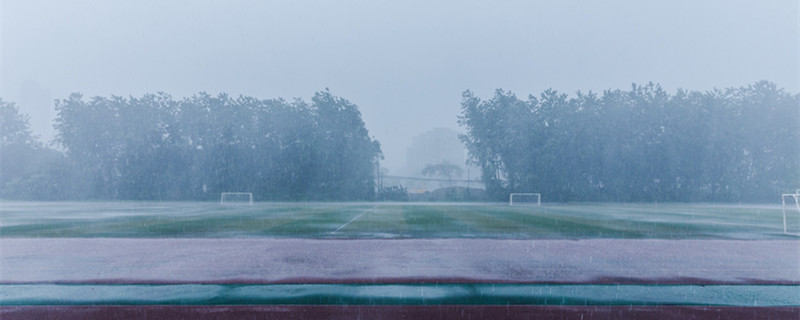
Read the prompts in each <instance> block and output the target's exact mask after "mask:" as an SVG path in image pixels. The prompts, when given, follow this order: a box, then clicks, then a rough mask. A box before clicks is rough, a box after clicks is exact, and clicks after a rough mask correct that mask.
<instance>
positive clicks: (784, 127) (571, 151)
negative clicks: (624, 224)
mask: <svg viewBox="0 0 800 320" xmlns="http://www.w3.org/2000/svg"><path fill="white" fill-rule="evenodd" d="M459 122H460V124H461V125H462V126H463V127H465V128H466V130H467V133H466V134H465V135H463V136H462V140H463V142H464V143H465V144H466V146H467V148H468V150H469V153H470V158H471V161H473V162H475V163H477V164H479V165H480V166H481V167H482V169H483V180H484V182H485V183H486V185H487V191H488V192H489V193H490V194H492V195H493V196H494V197H495V198H496V199H498V200H499V199H502V198H503V197H506V196H507V194H508V193H509V192H525V191H535V192H541V193H542V194H543V196H544V197H546V198H547V199H550V200H551V201H587V200H589V201H598V200H599V201H728V202H730V201H772V200H774V199H775V196H776V194H780V193H782V192H786V191H789V190H794V188H796V187H797V186H798V185H800V151H799V150H800V95H797V94H794V95H792V94H788V93H786V92H784V91H783V90H780V89H778V88H777V87H776V86H775V85H774V84H772V83H769V82H758V83H756V84H754V85H751V86H747V87H743V88H735V89H727V90H714V91H710V92H705V93H701V92H687V91H684V90H679V91H678V92H677V93H675V94H674V95H670V94H668V93H666V92H665V91H664V90H663V89H661V88H660V87H659V86H657V85H654V84H652V83H651V84H648V85H645V86H638V85H633V87H632V88H631V90H630V91H623V90H608V91H605V92H603V94H602V95H601V96H598V95H597V94H594V93H591V92H590V93H588V94H583V93H580V92H579V93H578V94H577V95H576V96H575V97H572V98H568V96H567V95H564V94H559V93H557V92H555V91H553V90H547V91H545V92H543V93H542V94H541V95H540V96H539V97H538V98H537V97H534V96H529V97H528V100H527V101H524V100H521V99H518V98H517V97H516V96H515V95H514V94H512V93H510V92H505V91H502V90H498V91H496V92H495V95H494V97H492V99H490V100H486V101H481V100H480V99H479V98H477V97H475V96H474V94H472V93H471V92H469V91H467V92H465V93H464V95H463V100H462V113H461V115H460V117H459Z"/></svg>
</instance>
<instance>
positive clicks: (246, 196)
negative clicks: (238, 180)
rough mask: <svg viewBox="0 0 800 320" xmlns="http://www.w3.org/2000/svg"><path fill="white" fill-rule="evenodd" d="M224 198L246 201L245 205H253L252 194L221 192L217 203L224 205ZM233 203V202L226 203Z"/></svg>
mask: <svg viewBox="0 0 800 320" xmlns="http://www.w3.org/2000/svg"><path fill="white" fill-rule="evenodd" d="M226 197H233V198H239V199H247V204H253V193H252V192H223V193H222V194H220V196H219V203H220V204H226V202H225V198H226ZM227 203H233V202H230V201H229V202H227Z"/></svg>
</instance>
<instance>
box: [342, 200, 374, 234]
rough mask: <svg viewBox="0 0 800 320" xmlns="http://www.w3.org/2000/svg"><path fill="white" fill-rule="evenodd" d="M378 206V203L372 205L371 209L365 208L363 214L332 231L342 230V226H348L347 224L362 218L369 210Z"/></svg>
mask: <svg viewBox="0 0 800 320" xmlns="http://www.w3.org/2000/svg"><path fill="white" fill-rule="evenodd" d="M377 207H378V205H374V206H372V208H369V209H366V210H364V211H361V214H359V215H357V216H356V217H355V218H353V219H350V221H347V223H345V224H343V225H341V226H339V227H338V228H336V230H333V231H332V232H331V233H336V232H339V230H342V228H344V227H346V226H347V225H348V224H350V223H351V222H353V221H356V220H358V218H361V216H363V215H364V214H365V213H367V212H370V211H372V209H375V208H377Z"/></svg>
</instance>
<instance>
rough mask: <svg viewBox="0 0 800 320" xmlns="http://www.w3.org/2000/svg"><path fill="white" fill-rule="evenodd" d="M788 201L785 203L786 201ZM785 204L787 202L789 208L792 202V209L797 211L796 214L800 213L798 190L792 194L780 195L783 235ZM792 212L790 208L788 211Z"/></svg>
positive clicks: (799, 194)
mask: <svg viewBox="0 0 800 320" xmlns="http://www.w3.org/2000/svg"><path fill="white" fill-rule="evenodd" d="M787 199H788V200H789V201H786V200H787ZM786 202H789V206H790V207H791V205H792V202H794V207H795V208H796V209H797V212H798V213H800V189H797V190H795V191H794V193H793V194H792V193H784V194H782V195H781V207H782V209H783V233H787V232H786ZM789 210H790V211H791V210H792V209H791V208H790V209H789Z"/></svg>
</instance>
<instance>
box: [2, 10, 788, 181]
mask: <svg viewBox="0 0 800 320" xmlns="http://www.w3.org/2000/svg"><path fill="white" fill-rule="evenodd" d="M0 18H1V20H2V22H1V23H0V70H1V71H0V97H2V98H3V99H4V100H6V101H7V102H14V103H15V104H17V106H18V107H19V108H20V112H21V113H24V114H28V115H29V116H30V119H31V121H30V122H31V127H32V129H33V131H34V133H35V134H37V135H39V136H40V137H41V140H45V141H49V140H51V139H52V138H53V135H54V133H55V131H54V129H53V128H52V126H51V122H50V121H51V120H52V119H53V118H54V117H55V110H54V109H53V100H55V99H66V98H67V97H68V96H69V94H70V93H72V92H79V93H81V94H83V95H84V97H93V96H103V97H108V96H110V95H118V96H123V97H127V96H134V97H139V96H141V95H143V94H146V93H156V92H165V93H168V94H170V95H172V96H173V97H174V98H176V99H182V98H184V97H189V96H192V95H193V94H196V93H198V92H208V93H210V94H212V95H215V94H218V93H227V94H229V95H231V96H234V97H236V96H239V95H246V96H251V97H255V98H258V99H274V98H284V99H287V100H291V99H293V98H302V99H303V100H306V101H308V100H309V98H310V97H311V96H312V95H313V94H314V93H315V92H317V91H321V90H325V89H326V88H329V89H330V91H331V93H333V94H335V95H337V96H339V97H342V98H345V99H348V100H349V101H351V102H352V103H354V104H356V105H358V107H359V109H360V111H361V113H362V115H363V119H364V122H365V123H366V128H367V129H368V130H369V134H370V136H372V137H374V138H375V139H377V140H378V141H380V143H381V148H382V150H383V153H384V156H385V159H384V160H383V161H382V166H385V167H387V168H389V169H390V171H391V172H393V173H403V172H402V171H403V170H405V166H406V163H405V161H406V154H405V153H406V150H407V149H408V148H410V147H411V145H412V141H413V139H414V137H416V136H419V135H421V134H423V133H425V132H428V131H430V130H432V129H435V128H447V129H451V130H455V131H458V132H463V129H462V128H460V127H459V126H458V124H457V116H458V115H459V114H460V108H461V105H460V101H461V93H462V92H464V91H465V90H470V91H472V92H474V93H475V94H476V96H478V97H482V98H485V99H488V98H489V97H491V95H492V93H493V92H494V91H495V90H496V89H504V90H509V91H512V92H514V93H515V94H516V95H517V96H519V97H525V96H527V95H529V94H533V95H538V94H539V93H541V92H542V91H544V90H546V89H549V88H552V89H554V90H557V91H559V92H561V93H565V94H569V95H570V96H574V94H575V92H576V91H581V92H588V91H593V92H602V91H603V90H607V89H612V90H614V89H622V90H627V89H629V88H630V86H631V83H637V84H640V85H642V84H647V83H649V82H653V83H656V84H659V85H661V86H662V87H663V88H664V89H665V90H666V91H667V92H670V93H672V92H675V91H676V90H677V89H686V90H697V91H706V90H712V89H714V88H720V89H724V88H729V87H741V86H747V85H750V84H753V83H755V82H757V81H760V80H767V81H771V82H773V83H775V84H776V85H777V86H778V87H779V88H784V89H785V90H787V91H788V92H792V93H797V92H800V71H799V70H800V67H798V66H800V53H799V52H800V49H799V48H800V40H798V39H799V38H800V37H798V4H797V2H796V1H788V0H787V1H770V2H758V3H753V2H750V1H735V2H731V1H705V2H700V3H696V2H693V1H679V2H663V3H640V2H637V1H614V2H611V3H606V2H603V3H585V2H580V1H568V2H562V1H551V2H533V3H529V2H525V1H519V2H516V1H510V2H503V3H499V4H498V3H490V2H480V3H462V2H456V1H444V2H436V3H433V4H430V3H423V2H403V3H373V2H361V1H347V2H332V3H329V2H325V1H308V2H300V3H294V2H263V3H262V2H248V1H236V2H214V1H207V2H200V3H196V4H194V5H192V6H187V5H185V3H184V2H180V1H175V2H166V3H161V2H155V1H146V2H135V3H128V2H121V1H120V2H107V1H70V2H58V1H9V0H2V1H0Z"/></svg>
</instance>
